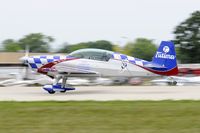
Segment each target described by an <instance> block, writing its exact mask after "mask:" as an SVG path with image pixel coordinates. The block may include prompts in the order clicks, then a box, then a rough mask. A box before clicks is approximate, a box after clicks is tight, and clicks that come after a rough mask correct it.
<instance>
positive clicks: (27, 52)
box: [19, 45, 30, 79]
mask: <svg viewBox="0 0 200 133" xmlns="http://www.w3.org/2000/svg"><path fill="white" fill-rule="evenodd" d="M29 51H30V48H29V45H26V47H25V55H24V56H23V57H21V58H20V59H19V60H20V61H21V62H22V64H23V66H24V67H23V68H24V69H23V73H24V75H23V79H28V74H29V68H28V58H29Z"/></svg>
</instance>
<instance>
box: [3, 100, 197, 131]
mask: <svg viewBox="0 0 200 133" xmlns="http://www.w3.org/2000/svg"><path fill="white" fill-rule="evenodd" d="M0 132H1V133H199V132H200V101H158V102H153V101H133V102H127V101H113V102H92V101H87V102H0Z"/></svg>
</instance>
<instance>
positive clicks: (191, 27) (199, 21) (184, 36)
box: [174, 11, 200, 63]
mask: <svg viewBox="0 0 200 133" xmlns="http://www.w3.org/2000/svg"><path fill="white" fill-rule="evenodd" d="M174 34H175V40H174V43H175V45H176V48H177V50H178V52H177V54H178V55H177V56H178V59H179V60H180V61H181V62H182V63H199V62H200V56H199V53H200V11H196V12H194V13H192V14H191V16H190V17H189V18H188V19H186V20H185V21H183V22H182V23H181V24H180V25H178V26H177V27H176V28H175V31H174Z"/></svg>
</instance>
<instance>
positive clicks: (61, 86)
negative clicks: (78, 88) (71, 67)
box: [43, 76, 75, 94]
mask: <svg viewBox="0 0 200 133" xmlns="http://www.w3.org/2000/svg"><path fill="white" fill-rule="evenodd" d="M61 79H62V83H59V81H60V80H61ZM66 81H67V77H66V76H57V77H55V79H54V83H53V85H45V86H44V87H43V89H44V90H45V91H47V92H48V93H49V94H54V93H55V92H61V93H65V92H66V91H70V90H75V88H74V87H71V86H69V85H67V84H66Z"/></svg>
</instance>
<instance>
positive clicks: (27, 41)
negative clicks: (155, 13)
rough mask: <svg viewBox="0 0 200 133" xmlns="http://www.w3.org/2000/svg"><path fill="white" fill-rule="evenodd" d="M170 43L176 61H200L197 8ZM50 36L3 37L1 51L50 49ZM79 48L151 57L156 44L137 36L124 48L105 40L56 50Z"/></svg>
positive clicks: (70, 45)
mask: <svg viewBox="0 0 200 133" xmlns="http://www.w3.org/2000/svg"><path fill="white" fill-rule="evenodd" d="M174 34H175V38H174V40H173V41H174V43H175V46H176V52H177V57H178V60H179V61H180V62H181V63H199V62H200V56H199V54H200V11H195V12H193V13H192V14H191V16H189V18H187V19H186V20H184V21H183V22H182V23H180V24H179V25H178V26H177V27H176V28H175V30H174ZM52 42H54V38H53V37H51V36H47V35H44V34H42V33H32V34H29V35H26V36H24V37H23V38H21V39H19V40H13V39H6V40H4V41H3V42H2V45H3V51H7V52H18V51H24V50H25V49H26V47H27V46H28V48H29V51H30V52H50V51H51V48H50V44H51V43H52ZM82 48H99V49H106V50H111V51H116V52H120V53H124V54H127V55H130V56H134V57H137V58H142V59H145V60H151V58H152V57H153V55H154V54H155V52H156V49H157V48H156V45H155V44H154V43H153V41H152V40H149V39H146V38H138V39H136V40H135V41H133V42H128V43H127V44H126V45H125V46H124V47H120V46H119V45H116V44H113V43H111V42H109V41H107V40H99V41H90V42H81V43H78V44H67V43H65V45H63V46H62V47H61V48H60V49H58V50H57V51H56V52H62V53H70V52H72V51H74V50H77V49H82Z"/></svg>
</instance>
